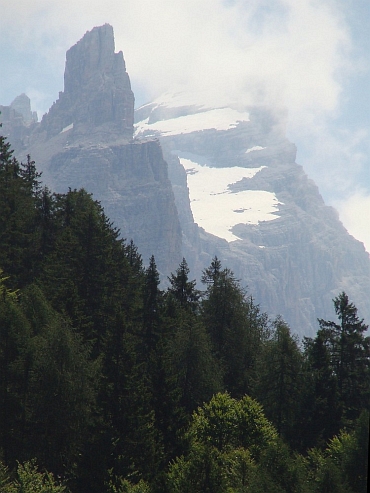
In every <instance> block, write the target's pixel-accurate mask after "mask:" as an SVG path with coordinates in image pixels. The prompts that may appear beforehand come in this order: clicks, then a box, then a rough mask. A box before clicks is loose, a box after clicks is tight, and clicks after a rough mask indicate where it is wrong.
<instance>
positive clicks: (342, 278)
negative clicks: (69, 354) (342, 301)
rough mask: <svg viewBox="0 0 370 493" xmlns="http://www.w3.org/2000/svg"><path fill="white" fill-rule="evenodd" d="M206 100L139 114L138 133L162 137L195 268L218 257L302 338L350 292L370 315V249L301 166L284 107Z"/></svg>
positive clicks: (173, 97) (180, 100) (150, 107)
mask: <svg viewBox="0 0 370 493" xmlns="http://www.w3.org/2000/svg"><path fill="white" fill-rule="evenodd" d="M206 100H207V96H206V95H205V97H204V99H202V98H200V97H199V95H189V94H185V93H181V92H178V93H174V94H165V95H163V96H161V97H160V98H158V99H157V100H156V101H154V102H152V103H150V104H147V105H144V106H143V107H141V108H139V109H138V110H137V111H136V120H137V123H136V125H135V136H136V138H137V139H140V138H142V139H145V138H158V139H159V140H160V142H161V145H162V148H163V152H164V156H165V158H166V160H167V162H168V163H169V176H170V179H171V181H172V186H173V190H174V193H175V198H176V204H177V208H178V211H179V214H180V221H181V224H182V229H183V234H184V239H183V245H184V255H185V257H186V258H189V259H191V262H190V265H191V267H192V269H193V271H195V272H196V273H197V275H198V276H199V272H200V270H201V269H202V268H203V267H204V264H206V265H207V264H209V262H210V257H211V256H213V255H215V254H216V255H217V256H218V257H219V258H220V259H221V260H222V263H223V264H224V265H227V266H228V267H230V268H231V269H232V270H233V271H234V272H235V274H236V276H237V277H238V278H240V279H241V280H242V282H243V283H244V284H245V285H246V286H247V287H248V291H249V293H251V294H252V295H253V296H254V297H255V299H256V300H257V302H258V303H260V305H261V308H262V309H263V310H264V311H267V313H269V314H273V315H277V314H281V315H282V316H283V317H284V318H285V319H286V320H287V321H288V322H289V324H290V325H291V327H292V328H293V329H294V330H295V331H297V332H298V333H299V334H300V335H302V334H305V335H312V334H314V333H315V332H316V331H317V318H329V319H332V318H333V306H332V299H333V298H334V297H335V296H337V294H338V293H339V292H341V291H345V292H346V293H347V294H348V295H349V296H350V297H351V299H353V300H354V301H355V303H356V306H357V307H358V309H359V313H361V314H362V316H363V317H365V318H367V319H368V320H369V318H370V307H369V301H368V293H370V260H369V255H368V253H367V252H366V251H365V249H364V246H363V244H362V243H360V242H358V241H357V240H355V239H354V238H353V237H352V236H350V235H349V234H348V232H347V231H346V229H345V228H344V227H343V225H342V223H341V222H340V221H339V218H338V214H337V212H336V211H335V210H334V209H333V208H331V207H327V206H326V205H325V204H324V201H323V199H322V197H321V195H320V193H319V190H318V188H317V186H316V185H315V184H314V182H313V181H312V180H310V179H308V177H307V175H306V174H305V172H304V170H303V169H302V167H301V166H299V165H298V164H297V163H296V148H295V146H294V144H292V143H290V142H289V141H288V140H287V138H286V135H285V125H284V120H285V118H286V116H285V114H284V112H283V111H277V110H270V109H268V108H264V107H249V108H244V107H235V106H233V107H228V106H219V107H217V106H215V105H212V106H211V105H207V104H204V103H203V102H202V101H206ZM193 218H194V221H193V220H192V219H193ZM194 222H195V223H196V224H197V225H198V227H195V226H194Z"/></svg>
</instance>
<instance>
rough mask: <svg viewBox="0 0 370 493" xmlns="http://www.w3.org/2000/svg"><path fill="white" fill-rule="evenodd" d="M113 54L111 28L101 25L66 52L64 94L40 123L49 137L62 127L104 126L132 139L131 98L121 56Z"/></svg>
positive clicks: (132, 96) (128, 79)
mask: <svg viewBox="0 0 370 493" xmlns="http://www.w3.org/2000/svg"><path fill="white" fill-rule="evenodd" d="M114 50H115V45H114V33H113V28H112V26H110V25H109V24H104V25H103V26H99V27H94V28H93V29H92V30H91V31H88V32H87V33H86V34H85V35H84V36H83V38H82V39H81V40H80V41H78V42H77V43H76V44H75V45H74V46H72V47H71V48H70V49H69V50H68V51H67V55H66V67H65V73H64V92H60V93H59V99H58V100H57V101H56V103H54V105H53V106H52V107H51V109H50V111H49V113H48V114H47V115H45V116H44V118H43V121H42V128H43V129H47V132H48V135H49V136H50V137H51V136H54V135H56V134H58V133H60V132H61V131H63V129H65V128H66V127H70V128H76V126H81V125H82V126H83V132H86V128H94V127H101V126H102V125H104V126H110V127H112V128H110V129H109V130H110V131H112V130H113V131H114V132H115V133H117V132H119V133H121V134H122V136H124V137H127V138H132V135H133V122H134V94H133V92H132V90H131V84H130V78H129V76H128V74H127V72H126V65H125V61H124V58H123V53H122V51H119V52H118V53H115V51H114ZM72 124H73V126H72Z"/></svg>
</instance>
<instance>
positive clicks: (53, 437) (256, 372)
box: [0, 137, 370, 493]
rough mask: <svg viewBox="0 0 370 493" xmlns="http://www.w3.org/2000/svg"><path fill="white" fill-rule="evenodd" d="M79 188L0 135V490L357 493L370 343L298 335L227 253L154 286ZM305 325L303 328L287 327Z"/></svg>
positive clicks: (348, 320)
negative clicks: (241, 278) (243, 279)
mask: <svg viewBox="0 0 370 493" xmlns="http://www.w3.org/2000/svg"><path fill="white" fill-rule="evenodd" d="M124 236H125V232H124V231H122V232H119V231H118V230H117V229H115V227H114V225H112V224H111V223H110V221H109V218H107V217H106V216H105V215H104V211H103V209H102V207H101V206H100V204H99V203H98V202H96V201H94V200H93V198H92V197H91V195H89V193H88V192H87V191H85V190H69V192H68V193H66V194H54V193H52V192H51V191H50V190H48V189H47V188H45V187H43V186H42V184H41V177H40V175H39V174H38V172H37V170H36V167H35V163H34V162H33V161H32V160H31V158H30V157H29V158H28V160H27V162H26V163H25V164H22V163H19V162H18V161H17V160H16V159H14V158H13V157H12V151H11V146H10V144H9V143H8V142H7V141H6V139H5V138H4V137H0V267H1V271H0V272H1V273H0V413H1V420H0V454H1V455H0V459H1V467H0V491H1V493H15V492H18V493H20V492H22V493H56V492H58V493H62V492H65V493H66V492H69V491H70V492H72V493H149V492H150V493H157V492H158V493H159V492H168V493H186V492H188V493H197V492H199V493H201V492H202V493H242V492H243V493H244V492H245V493H262V492H263V493H284V492H287V493H288V492H289V493H291V492H297V493H298V492H300V493H305V492H307V493H311V492H312V493H324V492H325V493H326V492H332V493H344V492H346V493H363V492H365V491H366V484H367V449H368V425H369V409H370V368H369V363H370V338H369V337H367V335H366V329H367V326H366V325H365V323H364V321H363V320H360V319H359V318H358V316H357V309H356V307H355V306H354V305H353V303H351V302H350V300H349V299H348V297H347V295H346V294H345V293H338V296H337V297H336V298H335V300H334V305H333V318H334V319H336V321H326V320H319V321H318V327H317V328H318V330H317V334H316V336H315V337H314V338H306V339H305V340H304V341H298V340H297V339H296V338H295V337H294V336H293V335H292V333H291V330H290V328H289V326H288V325H287V324H286V323H285V322H284V320H283V319H281V318H277V319H276V320H270V319H269V318H268V317H267V315H266V314H264V313H262V312H261V310H260V309H259V307H258V305H256V304H255V302H254V300H253V293H246V292H245V291H244V290H243V289H242V288H241V286H240V284H239V282H238V280H237V279H236V278H235V276H234V274H233V272H231V271H230V270H229V269H228V268H227V266H224V265H222V264H221V262H220V261H219V259H218V258H217V257H215V258H214V259H213V260H212V263H211V264H210V265H209V267H208V268H206V269H205V270H204V272H203V277H202V283H203V285H202V287H201V289H200V287H199V286H196V283H195V281H193V280H192V276H191V273H190V272H189V268H188V264H187V261H186V260H185V259H183V261H182V262H181V264H180V265H179V267H178V269H177V270H176V271H175V272H174V273H173V274H171V276H170V277H169V287H168V288H167V289H165V290H163V289H161V288H160V286H159V274H158V271H157V268H156V263H155V258H154V257H152V258H151V259H150V262H149V266H148V267H147V268H144V267H143V262H142V259H141V256H140V252H138V250H137V248H136V247H135V245H134V244H133V243H132V242H130V241H126V240H123V239H122V237H124ZM292 329H294V328H292Z"/></svg>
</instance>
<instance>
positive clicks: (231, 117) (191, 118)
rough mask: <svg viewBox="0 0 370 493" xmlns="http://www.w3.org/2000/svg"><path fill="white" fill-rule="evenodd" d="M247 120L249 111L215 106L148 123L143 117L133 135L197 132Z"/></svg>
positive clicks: (222, 127)
mask: <svg viewBox="0 0 370 493" xmlns="http://www.w3.org/2000/svg"><path fill="white" fill-rule="evenodd" d="M246 121H249V113H246V112H239V111H236V110H233V109H232V108H216V109H212V110H209V111H203V112H201V113H195V114H193V115H187V116H179V117H178V118H171V119H169V120H160V121H157V122H155V123H152V124H150V123H149V119H148V118H147V119H145V120H143V121H141V122H139V123H137V124H136V125H135V127H136V130H135V136H138V135H140V134H144V133H145V135H146V136H149V135H158V134H159V135H162V136H164V137H165V136H169V135H178V134H188V133H192V132H199V131H201V130H208V129H215V130H229V129H230V128H233V127H236V126H237V125H238V123H239V122H246Z"/></svg>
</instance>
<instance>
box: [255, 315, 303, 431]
mask: <svg viewBox="0 0 370 493" xmlns="http://www.w3.org/2000/svg"><path fill="white" fill-rule="evenodd" d="M274 325H275V330H274V333H273V335H272V337H271V339H270V340H269V341H267V342H266V343H265V345H264V350H263V352H262V353H261V358H260V360H259V368H258V380H257V382H256V388H255V392H256V393H255V395H256V398H257V400H258V401H259V402H261V404H262V405H263V406H264V409H265V412H266V416H267V417H268V418H269V419H270V420H271V421H272V422H273V423H274V425H275V426H276V429H277V431H278V433H279V435H280V436H282V437H284V438H285V439H287V440H294V438H295V437H294V429H295V425H296V419H297V416H298V415H299V412H300V402H301V391H302V364H303V358H302V354H301V352H300V350H299V347H298V343H297V340H296V339H295V338H294V337H293V336H292V335H291V334H290V328H289V327H288V326H287V324H286V323H285V322H284V321H283V320H282V319H280V318H278V319H277V320H276V321H275V322H274Z"/></svg>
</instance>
